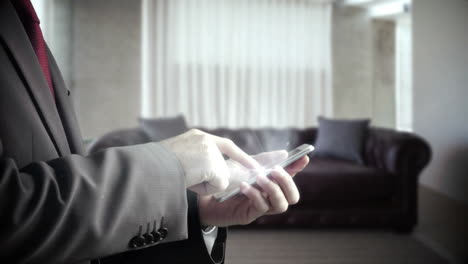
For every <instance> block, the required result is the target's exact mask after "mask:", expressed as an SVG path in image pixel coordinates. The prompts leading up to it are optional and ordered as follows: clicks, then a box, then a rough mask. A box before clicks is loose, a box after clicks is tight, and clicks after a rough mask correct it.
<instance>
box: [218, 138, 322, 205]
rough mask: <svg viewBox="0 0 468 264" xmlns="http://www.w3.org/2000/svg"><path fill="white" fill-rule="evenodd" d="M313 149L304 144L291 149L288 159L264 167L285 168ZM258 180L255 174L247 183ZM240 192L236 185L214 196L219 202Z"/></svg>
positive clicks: (267, 168) (253, 182) (266, 168)
mask: <svg viewBox="0 0 468 264" xmlns="http://www.w3.org/2000/svg"><path fill="white" fill-rule="evenodd" d="M313 150H314V146H312V145H309V144H302V145H300V146H299V147H297V148H295V149H293V150H291V151H289V152H288V158H287V159H285V160H283V161H281V162H279V163H275V164H267V165H265V166H264V168H265V170H269V169H272V168H273V167H275V166H277V165H278V166H281V167H283V168H285V167H287V166H288V165H290V164H292V163H293V162H295V161H296V160H298V159H300V158H302V157H304V156H305V155H307V154H309V153H310V152H312V151H313ZM256 181H257V177H256V176H255V177H251V178H249V179H248V180H247V181H246V183H247V184H250V185H252V184H255V182H256ZM239 193H240V188H239V187H236V188H234V189H232V190H229V191H226V192H221V193H217V194H215V195H214V197H215V199H216V200H217V201H218V202H224V201H226V200H228V199H230V198H232V197H234V196H236V195H238V194H239Z"/></svg>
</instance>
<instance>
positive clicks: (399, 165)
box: [90, 127, 431, 232]
mask: <svg viewBox="0 0 468 264" xmlns="http://www.w3.org/2000/svg"><path fill="white" fill-rule="evenodd" d="M202 130H204V131H206V132H208V133H211V134H215V135H218V136H221V137H226V138H230V139H232V140H233V141H234V142H235V143H236V144H237V145H238V146H240V147H241V148H242V149H243V150H244V151H246V152H247V153H249V154H256V153H260V152H264V151H271V150H277V149H287V150H289V149H292V148H294V147H296V146H299V145H301V144H303V143H309V144H314V142H315V139H316V135H317V129H316V128H308V129H273V128H265V129H226V128H220V129H214V130H212V129H202ZM159 140H160V139H159ZM150 141H155V140H154V138H152V134H151V133H148V129H147V128H146V129H143V128H133V129H126V130H119V131H115V132H111V133H109V134H107V135H104V136H103V137H101V138H100V139H98V140H97V141H95V142H94V143H93V144H92V145H91V149H90V151H97V150H99V149H102V148H107V147H113V146H124V145H132V144H140V143H145V142H150ZM363 155H364V163H365V164H364V165H359V164H355V163H352V162H349V161H343V160H339V159H332V158H319V157H315V156H314V155H312V156H311V161H310V164H309V165H308V166H307V167H306V168H305V169H304V170H303V171H302V172H301V173H299V174H298V175H297V176H296V177H295V182H296V184H297V186H298V188H299V191H300V194H301V200H300V202H299V203H298V204H297V205H294V206H291V207H290V208H289V209H288V211H287V212H286V213H284V214H281V215H273V216H264V217H261V218H259V219H257V220H256V221H255V222H253V223H252V224H251V225H249V226H251V227H275V228H277V227H281V228H282V227H323V226H327V227H349V226H355V227H385V228H393V229H395V230H397V231H401V232H409V231H411V230H412V228H413V227H414V226H415V224H416V223H417V183H418V175H419V174H420V172H421V170H422V169H423V168H424V167H425V166H426V165H427V164H428V162H429V160H430V155H431V151H430V147H429V145H428V144H427V143H426V142H425V141H424V140H423V139H421V138H420V137H418V136H416V135H414V134H410V133H403V132H397V131H394V130H389V129H383V128H376V127H371V128H370V129H369V132H368V133H367V137H366V141H365V153H363Z"/></svg>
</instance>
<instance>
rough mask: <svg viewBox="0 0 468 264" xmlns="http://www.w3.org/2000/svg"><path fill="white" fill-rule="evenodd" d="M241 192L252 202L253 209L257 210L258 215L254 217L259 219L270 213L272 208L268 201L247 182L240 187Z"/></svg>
mask: <svg viewBox="0 0 468 264" xmlns="http://www.w3.org/2000/svg"><path fill="white" fill-rule="evenodd" d="M240 189H241V192H242V193H243V194H244V195H245V196H246V197H247V198H248V199H249V200H250V201H251V202H252V205H253V207H254V208H255V210H257V212H258V215H257V216H252V217H255V218H256V217H258V216H261V215H263V214H264V213H266V212H268V210H269V209H270V206H269V205H268V202H267V201H266V199H265V198H264V197H263V196H262V194H261V192H260V191H259V190H258V189H256V188H254V187H252V186H250V185H248V184H247V183H245V182H242V183H241V185H240Z"/></svg>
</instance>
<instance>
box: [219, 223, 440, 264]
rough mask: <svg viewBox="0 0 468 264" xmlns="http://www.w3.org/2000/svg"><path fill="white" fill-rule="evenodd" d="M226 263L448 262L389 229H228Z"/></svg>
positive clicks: (411, 238)
mask: <svg viewBox="0 0 468 264" xmlns="http://www.w3.org/2000/svg"><path fill="white" fill-rule="evenodd" d="M227 243H228V244H227V252H226V264H250V263H252V264H253V263H255V264H263V263H265V264H266V263H268V264H276V263H282V264H285V263H287V264H289V263H291V264H293V263H294V264H295V263H298V264H305V263H311V264H325V263H326V264H331V263H340V264H341V263H343V264H348V263H353V264H354V263H355V264H370V263H372V264H379V263H383V264H387V263H388V264H399V263H421V264H436V263H437V264H439V263H448V262H447V261H446V260H444V259H443V258H442V257H440V256H439V255H437V254H436V253H435V252H434V251H433V250H431V249H430V248H428V247H426V246H425V245H424V244H422V243H421V242H419V241H418V240H417V239H415V238H414V237H412V236H411V235H399V234H394V233H392V232H390V231H388V232H386V231H356V230H353V231H330V230H324V231H317V230H282V231H277V230H238V229H237V230H230V232H229V236H228V241H227Z"/></svg>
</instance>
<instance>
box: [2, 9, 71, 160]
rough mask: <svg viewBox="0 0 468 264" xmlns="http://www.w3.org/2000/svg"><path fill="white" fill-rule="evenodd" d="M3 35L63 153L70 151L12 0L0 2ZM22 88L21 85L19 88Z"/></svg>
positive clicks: (52, 137) (61, 154)
mask: <svg viewBox="0 0 468 264" xmlns="http://www.w3.org/2000/svg"><path fill="white" fill-rule="evenodd" d="M0 37H1V38H2V39H3V41H4V43H5V44H6V46H7V48H8V49H9V50H10V52H11V55H12V56H13V58H14V59H15V61H16V64H17V66H18V68H19V70H20V71H21V73H22V77H23V78H24V81H25V86H26V87H27V89H28V90H29V94H30V95H31V97H32V98H33V101H34V103H35V105H36V108H37V110H38V113H39V114H40V116H41V119H42V122H43V123H44V126H45V127H46V129H47V132H48V133H49V136H50V137H51V139H52V141H53V143H54V145H55V148H56V150H57V152H58V154H59V155H60V156H63V155H67V154H69V153H70V149H69V146H68V143H67V138H66V136H65V132H64V130H63V127H62V122H61V120H60V116H59V114H58V112H57V109H56V107H55V102H54V99H53V98H52V96H51V94H50V90H49V87H48V85H47V81H46V79H45V76H44V74H43V72H42V69H41V67H40V65H39V61H38V60H37V57H36V54H35V53H34V50H33V48H32V45H31V44H30V41H29V38H28V36H27V34H26V32H25V30H24V28H23V26H22V24H21V21H20V19H19V18H18V16H17V15H16V11H15V9H14V7H13V6H12V4H11V3H10V1H4V0H1V1H0ZM18 89H19V87H18Z"/></svg>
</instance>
